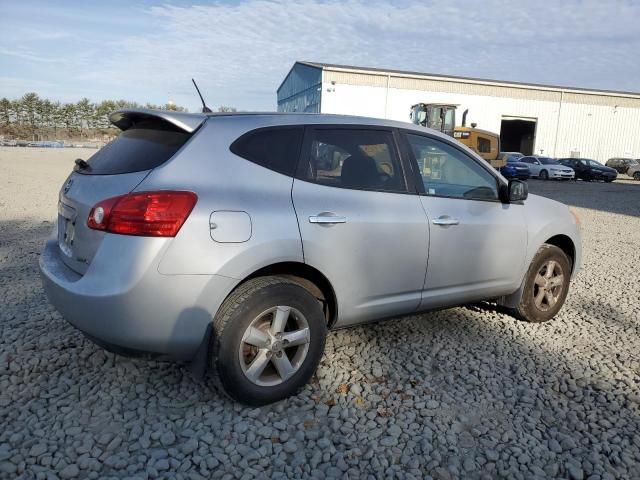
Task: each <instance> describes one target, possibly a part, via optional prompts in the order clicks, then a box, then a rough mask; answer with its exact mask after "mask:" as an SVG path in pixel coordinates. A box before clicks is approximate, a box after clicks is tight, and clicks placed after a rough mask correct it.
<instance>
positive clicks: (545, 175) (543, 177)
mask: <svg viewBox="0 0 640 480" xmlns="http://www.w3.org/2000/svg"><path fill="white" fill-rule="evenodd" d="M538 176H539V177H540V180H549V173H548V172H547V171H546V170H541V171H540V174H539V175H538Z"/></svg>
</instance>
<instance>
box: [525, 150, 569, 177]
mask: <svg viewBox="0 0 640 480" xmlns="http://www.w3.org/2000/svg"><path fill="white" fill-rule="evenodd" d="M518 161H519V162H522V163H526V164H527V166H528V167H529V171H530V172H531V176H532V177H537V178H539V179H540V180H549V179H558V180H573V179H574V178H575V176H576V172H575V171H574V170H573V168H571V167H567V166H566V165H562V164H561V163H560V162H558V161H557V160H555V159H553V158H549V157H542V156H540V155H530V156H527V157H522V158H520V159H519V160H518Z"/></svg>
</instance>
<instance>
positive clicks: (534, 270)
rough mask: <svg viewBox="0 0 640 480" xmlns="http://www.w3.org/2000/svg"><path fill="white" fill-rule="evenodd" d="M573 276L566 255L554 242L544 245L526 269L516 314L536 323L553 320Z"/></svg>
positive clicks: (565, 296)
mask: <svg viewBox="0 0 640 480" xmlns="http://www.w3.org/2000/svg"><path fill="white" fill-rule="evenodd" d="M570 277H571V262H570V261H569V258H568V257H567V255H566V254H565V253H564V252H563V251H562V250H561V249H560V248H558V247H556V246H555V245H549V244H544V245H542V246H541V247H540V249H539V250H538V252H537V253H536V255H535V257H534V258H533V261H532V262H531V265H530V266H529V270H528V271H527V276H526V278H525V285H524V291H523V292H522V298H521V299H520V303H519V305H518V306H517V307H516V309H515V311H514V313H515V314H516V316H518V317H519V318H521V319H522V320H525V321H527V322H535V323H539V322H546V321H548V320H551V319H552V318H553V317H554V316H555V315H556V314H557V313H558V312H559V311H560V308H562V305H563V304H564V301H565V299H566V298H567V293H568V292H569V281H570Z"/></svg>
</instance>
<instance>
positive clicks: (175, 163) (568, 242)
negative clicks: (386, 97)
mask: <svg viewBox="0 0 640 480" xmlns="http://www.w3.org/2000/svg"><path fill="white" fill-rule="evenodd" d="M110 119H111V122H112V123H113V124H114V125H115V126H116V127H118V128H120V129H121V130H122V131H123V132H122V133H121V134H120V136H118V137H117V138H116V139H115V140H114V141H112V142H111V143H109V144H108V145H107V146H105V147H104V148H102V149H101V150H99V151H98V152H96V153H95V155H93V156H92V157H91V158H89V159H88V161H79V162H76V164H75V167H74V170H73V171H72V172H71V173H70V175H69V177H68V178H67V180H66V181H65V182H64V184H63V185H62V188H61V189H60V192H59V197H58V205H57V208H58V217H57V222H56V225H57V227H56V230H55V231H54V234H53V236H52V237H51V238H50V239H49V240H48V241H47V243H46V246H45V247H44V251H43V254H42V255H41V256H40V270H41V272H42V277H43V280H44V285H45V290H46V292H47V295H48V297H49V299H50V301H51V303H52V304H53V305H54V306H55V307H56V308H58V309H59V311H60V312H61V313H62V314H63V316H64V317H65V318H66V319H67V320H68V321H69V322H70V323H72V324H73V325H74V326H76V327H77V328H78V329H79V330H81V331H82V332H84V333H85V334H86V335H87V337H88V338H90V339H92V340H93V341H95V342H96V343H98V344H99V345H101V346H104V347H105V348H107V349H111V350H113V351H116V352H121V353H129V354H131V353H136V352H138V353H139V352H146V353H155V354H160V355H162V356H163V357H165V358H173V359H179V360H190V361H192V362H194V365H195V367H194V370H195V371H197V372H201V373H203V374H204V372H205V371H208V372H209V374H210V375H211V378H212V380H213V381H215V383H216V384H218V385H221V386H222V387H223V389H224V391H226V392H227V393H228V394H229V395H230V396H231V397H232V398H234V399H236V400H238V401H241V402H245V403H248V404H252V405H263V404H266V403H270V402H275V401H278V400H281V399H283V398H285V397H288V396H290V395H294V394H296V392H298V391H299V390H300V389H302V388H303V387H304V385H305V384H306V383H307V382H308V381H309V380H310V379H311V378H312V376H313V375H314V372H315V370H316V368H317V366H318V364H319V362H320V359H321V358H322V356H323V351H324V346H325V340H326V336H327V331H328V330H330V329H335V328H341V327H347V326H352V325H358V324H363V323H366V322H369V321H373V320H380V319H384V318H388V317H392V316H395V315H403V314H410V313H416V312H420V311H425V310H430V309H439V308H443V307H450V306H456V305H461V304H467V303H471V302H477V301H480V300H495V301H496V302H498V303H499V304H500V305H502V306H503V307H505V308H508V309H510V310H511V311H512V312H513V313H514V315H516V316H518V317H519V318H522V319H523V320H526V321H530V322H544V321H547V320H550V319H551V318H553V317H554V316H555V315H556V314H557V313H558V312H559V310H560V308H561V307H562V305H563V304H564V301H565V298H566V296H567V293H568V291H569V285H570V282H571V279H572V278H575V275H576V273H577V272H578V270H579V268H580V258H581V239H580V229H579V221H578V218H577V217H576V215H575V213H574V212H572V211H571V210H570V209H569V208H568V207H567V206H565V205H563V204H561V203H558V202H555V201H553V200H549V199H547V198H543V197H539V196H536V195H531V196H528V192H527V184H526V183H525V182H521V181H519V180H511V181H506V180H505V179H504V178H503V177H502V176H501V175H499V174H498V172H497V171H495V170H494V169H493V168H492V167H491V166H490V165H489V164H488V163H487V162H486V161H485V160H484V159H483V158H482V157H480V156H479V155H477V154H476V153H475V152H473V151H472V150H470V149H469V148H466V147H464V146H463V145H461V144H460V143H458V142H457V141H455V140H454V139H452V138H450V137H448V136H445V135H443V134H441V133H439V132H436V131H433V130H429V129H426V128H423V127H418V126H415V125H412V124H409V123H406V122H393V121H389V120H382V119H364V118H360V117H348V116H337V115H335V116H334V115H314V114H302V115H301V114H279V115H273V114H230V115H227V114H204V113H202V114H195V113H190V114H189V113H178V112H171V111H155V110H146V109H140V110H124V111H119V112H116V113H115V114H113V115H111V117H110ZM365 328H366V327H365ZM492 334H495V333H492ZM327 361H329V362H331V361H334V360H333V358H332V357H331V356H329V358H328V359H327Z"/></svg>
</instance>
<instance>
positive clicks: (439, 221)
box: [431, 215, 460, 226]
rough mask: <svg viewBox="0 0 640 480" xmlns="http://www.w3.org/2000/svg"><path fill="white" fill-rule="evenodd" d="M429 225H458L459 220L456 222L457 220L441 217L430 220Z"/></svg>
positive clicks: (446, 216)
mask: <svg viewBox="0 0 640 480" xmlns="http://www.w3.org/2000/svg"><path fill="white" fill-rule="evenodd" d="M431 223H433V224H434V225H443V226H446V225H458V224H459V223H460V220H458V219H457V218H451V217H450V216H448V215H442V216H441V217H438V218H434V219H433V220H431Z"/></svg>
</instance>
